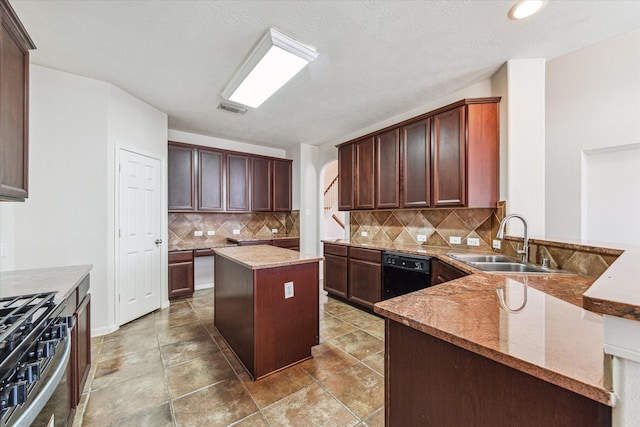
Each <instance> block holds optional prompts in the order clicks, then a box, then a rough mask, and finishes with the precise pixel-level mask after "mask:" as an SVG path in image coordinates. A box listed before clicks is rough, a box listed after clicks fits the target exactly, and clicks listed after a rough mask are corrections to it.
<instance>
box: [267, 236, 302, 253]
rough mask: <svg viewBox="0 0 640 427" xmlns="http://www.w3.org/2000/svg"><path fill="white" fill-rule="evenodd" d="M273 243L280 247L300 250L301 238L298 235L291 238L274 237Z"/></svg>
mask: <svg viewBox="0 0 640 427" xmlns="http://www.w3.org/2000/svg"><path fill="white" fill-rule="evenodd" d="M271 244H272V245H273V246H277V247H279V248H285V249H291V250H292V251H299V250H300V238H298V237H292V238H290V239H273V240H272V241H271Z"/></svg>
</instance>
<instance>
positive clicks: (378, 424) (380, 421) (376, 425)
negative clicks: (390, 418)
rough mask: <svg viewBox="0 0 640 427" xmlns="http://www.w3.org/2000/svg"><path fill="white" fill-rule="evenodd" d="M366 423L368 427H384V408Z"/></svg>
mask: <svg viewBox="0 0 640 427" xmlns="http://www.w3.org/2000/svg"><path fill="white" fill-rule="evenodd" d="M364 423H365V425H366V426H367V427H384V408H382V409H380V410H378V411H377V412H375V413H374V414H373V415H371V416H370V417H369V418H367V419H366V420H365V421H364Z"/></svg>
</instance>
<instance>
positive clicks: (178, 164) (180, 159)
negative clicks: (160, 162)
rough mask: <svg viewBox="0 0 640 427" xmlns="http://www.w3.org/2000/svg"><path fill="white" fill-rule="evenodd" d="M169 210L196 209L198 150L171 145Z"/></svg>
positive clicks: (169, 155)
mask: <svg viewBox="0 0 640 427" xmlns="http://www.w3.org/2000/svg"><path fill="white" fill-rule="evenodd" d="M168 157H169V162H168V163H169V164H168V171H167V173H168V187H169V188H168V192H169V194H168V199H169V210H170V211H171V210H176V211H193V210H195V209H196V150H195V148H191V147H182V146H179V145H171V144H169V154H168Z"/></svg>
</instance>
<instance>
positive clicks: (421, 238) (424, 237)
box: [416, 234, 427, 242]
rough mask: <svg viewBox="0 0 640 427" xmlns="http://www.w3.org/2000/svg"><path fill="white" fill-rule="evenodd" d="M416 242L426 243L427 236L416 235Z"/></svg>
mask: <svg viewBox="0 0 640 427" xmlns="http://www.w3.org/2000/svg"><path fill="white" fill-rule="evenodd" d="M416 240H418V242H426V241H427V236H426V235H425V234H418V235H417V236H416Z"/></svg>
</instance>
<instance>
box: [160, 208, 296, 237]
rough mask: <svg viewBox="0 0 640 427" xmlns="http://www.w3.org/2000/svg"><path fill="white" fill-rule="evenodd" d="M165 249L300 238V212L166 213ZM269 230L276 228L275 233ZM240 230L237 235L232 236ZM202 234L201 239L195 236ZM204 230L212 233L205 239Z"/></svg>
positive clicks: (205, 233)
mask: <svg viewBox="0 0 640 427" xmlns="http://www.w3.org/2000/svg"><path fill="white" fill-rule="evenodd" d="M168 223H169V246H174V245H181V244H190V243H226V241H227V237H240V238H246V239H251V238H265V239H266V238H270V237H272V236H292V237H297V236H299V235H300V212H299V211H293V212H290V213H289V212H250V213H203V212H202V213H195V212H194V213H174V212H169V217H168ZM272 229H278V232H277V233H276V234H274V233H272V232H271V230H272ZM233 230H240V234H239V235H236V234H233ZM195 231H202V232H203V233H202V234H203V235H202V236H195V234H194V232H195ZM207 231H213V232H214V233H215V234H214V235H213V236H208V235H207Z"/></svg>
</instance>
